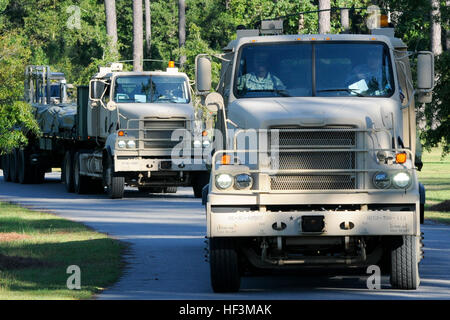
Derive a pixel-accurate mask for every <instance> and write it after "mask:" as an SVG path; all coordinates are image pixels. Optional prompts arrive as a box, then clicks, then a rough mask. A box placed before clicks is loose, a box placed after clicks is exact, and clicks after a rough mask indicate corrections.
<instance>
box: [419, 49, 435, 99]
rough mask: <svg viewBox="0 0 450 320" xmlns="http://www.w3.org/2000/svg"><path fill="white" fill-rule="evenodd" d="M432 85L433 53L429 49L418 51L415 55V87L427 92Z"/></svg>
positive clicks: (431, 88)
mask: <svg viewBox="0 0 450 320" xmlns="http://www.w3.org/2000/svg"><path fill="white" fill-rule="evenodd" d="M433 87H434V55H433V53H432V52H430V51H419V53H418V55H417V89H418V91H419V92H420V91H422V92H427V91H431V90H433Z"/></svg>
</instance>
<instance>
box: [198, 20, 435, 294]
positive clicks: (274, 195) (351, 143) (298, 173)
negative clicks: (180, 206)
mask: <svg viewBox="0 0 450 320" xmlns="http://www.w3.org/2000/svg"><path fill="white" fill-rule="evenodd" d="M239 31H240V34H241V35H242V36H240V35H239ZM411 55H412V53H410V52H408V51H407V48H406V45H405V44H404V43H403V42H402V41H401V40H400V39H398V38H395V37H394V35H393V31H392V30H382V29H379V30H373V32H372V34H367V35H351V34H309V35H260V30H238V38H237V39H236V40H233V41H232V42H230V43H229V45H228V46H227V47H226V48H225V49H224V53H223V54H222V55H221V56H220V60H221V61H222V70H221V78H220V79H221V80H220V82H219V84H218V87H217V91H218V93H211V94H209V95H210V96H212V95H213V96H214V98H212V97H211V98H208V97H209V96H206V99H205V104H206V107H207V108H208V109H210V110H211V112H215V113H216V117H217V122H216V129H217V130H216V132H215V141H214V147H215V153H214V154H213V156H212V170H211V180H210V183H209V187H208V189H207V190H206V189H205V192H204V203H205V207H206V221H207V238H208V239H209V253H210V255H209V259H210V267H211V281H212V287H213V289H214V291H216V292H227V291H237V290H239V286H240V285H239V283H240V277H241V275H242V274H243V271H245V270H252V269H253V268H260V269H273V268H275V269H289V268H293V267H305V266H308V267H315V268H323V267H349V268H355V267H363V266H369V265H378V266H380V268H381V271H382V272H385V273H388V274H390V281H391V284H392V287H393V288H400V289H416V288H417V287H418V286H419V283H420V277H419V269H418V268H419V267H418V266H419V262H420V260H421V259H422V249H421V247H422V242H421V239H422V238H421V236H422V233H421V231H420V223H421V221H423V209H422V210H421V208H423V203H421V202H423V200H421V199H423V198H424V194H423V193H424V189H423V187H422V186H421V185H420V184H419V182H418V179H417V173H416V171H417V166H418V162H417V161H416V155H415V153H416V146H415V143H416V128H415V123H416V122H415V102H414V96H415V95H418V99H419V101H420V102H426V101H428V100H429V98H430V93H431V90H432V88H433V78H434V74H433V55H432V54H431V53H430V52H419V53H418V55H417V59H418V88H414V87H413V85H412V82H413V81H412V78H411V71H410V62H409V59H410V57H411ZM196 72H197V73H196V74H197V79H196V82H197V92H198V93H199V94H203V95H207V94H208V91H209V89H210V84H209V79H210V58H209V57H207V56H206V55H201V56H198V57H197V61H196ZM421 204H422V205H421Z"/></svg>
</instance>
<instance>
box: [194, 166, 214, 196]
mask: <svg viewBox="0 0 450 320" xmlns="http://www.w3.org/2000/svg"><path fill="white" fill-rule="evenodd" d="M209 175H210V173H209V172H208V171H206V172H197V173H195V174H194V176H193V177H192V189H193V190H194V197H196V198H201V197H202V190H203V187H204V186H206V185H207V184H208V183H209Z"/></svg>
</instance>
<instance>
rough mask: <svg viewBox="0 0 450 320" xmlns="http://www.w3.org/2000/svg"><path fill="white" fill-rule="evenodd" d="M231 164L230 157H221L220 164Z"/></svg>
mask: <svg viewBox="0 0 450 320" xmlns="http://www.w3.org/2000/svg"><path fill="white" fill-rule="evenodd" d="M230 163H231V156H230V155H228V154H224V155H223V156H222V164H230Z"/></svg>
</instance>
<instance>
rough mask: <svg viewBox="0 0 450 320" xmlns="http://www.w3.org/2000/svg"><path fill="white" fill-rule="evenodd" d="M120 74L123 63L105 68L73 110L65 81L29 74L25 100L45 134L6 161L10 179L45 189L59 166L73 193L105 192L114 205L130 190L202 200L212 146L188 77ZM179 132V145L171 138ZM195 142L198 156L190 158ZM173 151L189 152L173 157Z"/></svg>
mask: <svg viewBox="0 0 450 320" xmlns="http://www.w3.org/2000/svg"><path fill="white" fill-rule="evenodd" d="M122 68H123V66H122V64H119V63H114V64H112V65H111V66H110V67H100V68H99V72H98V73H97V74H95V75H94V76H93V78H92V79H91V81H90V85H89V86H80V87H78V88H77V99H76V103H68V99H67V84H66V81H65V78H64V74H61V73H54V72H51V71H50V68H49V67H47V66H29V67H27V71H26V83H25V89H26V94H25V100H26V101H27V102H29V103H31V105H32V107H33V110H34V114H35V116H36V119H37V121H38V122H39V125H40V128H41V131H42V134H41V135H40V136H30V137H29V144H28V145H27V146H25V147H23V148H21V149H17V150H13V152H12V153H11V154H9V155H7V156H6V157H4V161H3V168H4V171H5V178H6V180H7V181H17V182H20V183H29V182H39V183H40V182H42V181H43V179H44V174H45V172H46V171H49V170H50V169H51V168H55V167H56V168H61V171H62V180H63V182H64V183H65V186H66V189H67V191H69V192H77V193H90V192H103V191H104V190H106V192H107V193H108V194H109V196H110V197H111V198H122V197H123V193H124V187H125V185H128V186H133V187H138V188H139V190H140V191H144V192H153V193H159V192H167V193H173V192H176V189H177V187H178V186H192V187H193V189H194V193H195V195H196V196H197V197H201V190H202V187H203V186H204V185H205V184H206V183H207V181H208V179H209V174H208V171H207V170H206V166H205V164H204V162H203V160H202V152H201V149H202V148H203V147H204V146H205V145H207V144H208V141H207V137H202V135H201V130H202V124H201V122H200V123H199V121H197V120H196V115H195V112H194V106H193V103H192V98H191V89H190V84H189V79H188V77H187V76H186V74H184V73H181V72H178V69H177V68H174V67H172V68H168V69H167V70H166V71H152V72H124V71H122ZM177 130H178V131H180V132H181V133H179V135H181V136H183V139H181V140H183V141H182V142H180V141H179V140H180V139H179V137H178V136H175V138H174V137H173V135H174V134H175V133H177ZM194 131H195V132H197V133H198V132H199V131H200V133H198V134H196V137H197V139H201V141H194V137H193V136H192V135H193V132H194ZM186 136H187V138H186ZM194 142H196V143H197V145H196V148H197V149H199V148H200V152H190V151H191V147H192V148H193V146H194V145H195V143H194ZM188 144H189V145H188ZM180 145H181V146H182V147H184V148H181V147H180ZM176 147H177V148H178V149H182V150H187V151H189V152H185V153H183V152H179V153H177V154H175V153H174V148H176ZM175 156H176V159H174V157H175ZM174 160H176V161H174Z"/></svg>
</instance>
